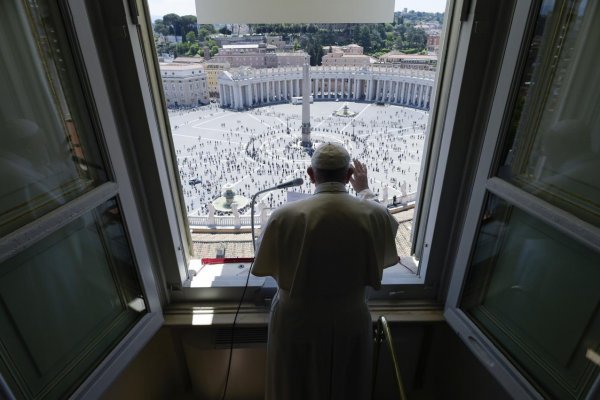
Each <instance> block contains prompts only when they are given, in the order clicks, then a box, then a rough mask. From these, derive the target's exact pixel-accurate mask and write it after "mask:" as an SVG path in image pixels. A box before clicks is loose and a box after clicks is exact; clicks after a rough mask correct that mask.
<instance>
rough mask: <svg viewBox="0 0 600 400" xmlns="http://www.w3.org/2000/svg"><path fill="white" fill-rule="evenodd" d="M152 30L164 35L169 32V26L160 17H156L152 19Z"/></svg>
mask: <svg viewBox="0 0 600 400" xmlns="http://www.w3.org/2000/svg"><path fill="white" fill-rule="evenodd" d="M154 32H156V33H158V34H159V35H163V36H166V35H168V34H169V27H168V26H166V25H165V23H164V22H163V20H162V19H157V20H156V21H154Z"/></svg>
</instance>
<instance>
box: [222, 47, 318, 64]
mask: <svg viewBox="0 0 600 400" xmlns="http://www.w3.org/2000/svg"><path fill="white" fill-rule="evenodd" d="M276 49H277V47H276V46H275V45H272V44H266V43H255V44H234V45H224V46H223V48H221V49H219V52H218V53H217V55H215V57H214V60H215V61H216V62H220V63H229V65H230V66H231V67H232V68H237V67H252V68H275V67H282V66H301V65H303V64H304V63H305V62H306V60H307V59H308V57H309V56H308V54H307V53H305V52H303V51H297V52H276V51H275V50H276Z"/></svg>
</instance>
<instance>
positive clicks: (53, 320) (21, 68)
mask: <svg viewBox="0 0 600 400" xmlns="http://www.w3.org/2000/svg"><path fill="white" fill-rule="evenodd" d="M0 22H1V25H2V26H1V27H0V30H1V31H2V37H4V38H14V40H7V41H4V42H3V44H2V45H1V48H2V57H1V61H0V72H1V73H2V76H3V79H2V82H1V83H0V87H1V90H0V125H1V126H2V130H3V131H2V134H1V135H0V136H1V137H0V140H1V142H2V144H1V145H0V165H1V166H0V170H1V173H0V181H1V185H0V186H1V189H0V343H1V345H0V373H1V375H2V379H1V380H0V393H2V394H0V397H3V398H13V396H14V397H16V398H42V397H43V398H47V399H60V398H66V397H67V396H69V395H71V394H73V393H74V392H76V393H77V395H80V396H82V397H86V393H89V392H92V393H99V392H100V391H101V390H102V388H104V387H106V386H107V385H108V384H109V383H110V382H111V380H112V378H113V377H114V376H115V375H116V374H118V373H119V371H120V369H121V368H123V367H124V366H125V365H126V363H127V362H128V360H130V359H131V358H132V357H133V356H134V355H135V353H136V351H138V350H139V349H140V348H141V347H142V346H143V345H144V344H145V343H146V342H147V340H149V338H151V337H152V336H153V335H154V333H155V332H156V331H157V330H158V328H159V327H160V326H161V324H162V322H163V315H162V308H161V304H160V301H159V297H158V294H157V290H156V283H155V278H154V274H153V272H152V264H153V261H152V258H151V256H150V252H149V250H148V247H147V244H148V243H147V236H146V235H145V233H144V230H143V229H142V223H141V220H140V204H141V203H140V202H139V200H138V198H136V196H135V194H134V190H133V187H134V185H133V183H132V180H133V178H132V176H131V175H130V170H129V169H128V168H127V167H126V166H125V165H126V162H125V155H124V152H123V146H122V142H121V141H122V139H123V136H122V132H121V131H120V129H119V127H118V126H117V123H116V121H115V118H114V114H113V110H112V108H111V103H110V101H111V100H110V97H109V95H108V92H107V85H106V81H105V79H104V76H103V75H102V74H101V73H99V70H98V65H99V64H100V60H99V58H98V54H97V47H96V43H95V41H94V40H93V39H92V35H91V30H90V27H91V24H90V20H89V16H88V13H87V10H86V7H85V5H84V4H83V2H79V1H73V2H51V1H45V0H39V1H27V2H23V1H18V0H15V1H5V2H2V5H1V6H0ZM17 38H18V39H17Z"/></svg>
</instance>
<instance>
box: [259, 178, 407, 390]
mask: <svg viewBox="0 0 600 400" xmlns="http://www.w3.org/2000/svg"><path fill="white" fill-rule="evenodd" d="M368 192H369V193H368V194H366V196H363V197H373V195H372V193H370V191H368ZM361 194H362V193H361ZM397 229H398V223H397V222H396V220H395V219H394V218H393V217H392V215H391V214H390V213H389V212H388V211H387V210H386V208H385V207H384V206H382V205H380V204H378V203H376V202H373V201H370V200H366V199H365V198H359V197H354V196H351V195H350V194H348V192H347V191H346V189H345V185H344V184H342V183H337V182H328V183H323V184H320V185H318V186H317V188H316V190H315V193H314V195H313V196H312V197H310V198H309V199H305V200H300V201H296V202H293V203H288V204H286V205H284V206H282V207H280V208H278V209H277V210H275V211H274V212H273V214H272V215H271V218H270V219H269V221H268V223H267V225H266V227H265V228H264V229H263V230H262V234H261V237H260V238H259V244H258V249H257V252H256V257H255V261H254V266H253V270H252V273H253V274H254V275H257V276H272V277H273V278H275V280H276V281H277V284H278V286H279V291H278V293H277V296H276V297H275V299H274V300H273V305H272V307H271V316H270V322H269V340H268V360H267V387H266V394H265V399H266V400H291V399H302V400H308V399H310V400H320V399H339V400H352V399H357V400H364V399H367V398H369V396H370V389H371V388H370V386H371V385H370V384H371V379H372V376H371V370H372V365H371V364H372V362H373V360H372V348H373V342H372V320H371V315H370V313H369V310H368V308H367V305H366V303H365V297H364V295H365V287H366V286H371V287H373V288H376V289H378V288H379V287H380V285H381V277H382V274H383V269H384V268H386V267H389V266H392V265H395V264H396V263H397V262H398V254H397V252H396V245H395V237H396V231H397Z"/></svg>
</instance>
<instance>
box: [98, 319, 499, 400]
mask: <svg viewBox="0 0 600 400" xmlns="http://www.w3.org/2000/svg"><path fill="white" fill-rule="evenodd" d="M391 329H392V335H393V337H394V346H395V350H396V354H397V357H398V361H399V364H400V370H401V374H402V379H403V383H404V386H405V388H406V391H407V395H408V398H409V399H411V400H413V399H418V400H432V399H444V400H446V399H460V400H462V399H466V400H469V399H486V400H503V399H510V398H511V397H510V396H509V394H508V393H506V391H505V390H504V389H503V388H502V387H501V386H500V385H499V384H498V383H497V381H496V380H495V379H494V378H493V377H492V376H491V375H490V374H489V373H488V371H487V370H486V369H485V368H484V367H483V365H481V363H479V361H478V360H477V359H476V358H475V356H474V355H473V354H472V353H471V352H470V351H469V350H468V349H467V347H466V346H465V345H464V344H463V343H462V341H461V340H460V338H459V337H458V336H456V334H455V333H454V332H453V331H452V329H451V328H450V327H449V326H448V325H447V324H446V323H444V322H439V323H402V324H392V326H391ZM216 331H217V329H215V328H214V327H186V328H182V327H163V328H161V330H160V331H159V332H158V333H157V335H156V336H155V337H154V338H153V339H152V340H151V341H150V342H149V343H148V345H147V346H146V347H145V348H144V350H142V352H141V353H140V354H139V355H138V357H137V358H136V359H135V360H134V361H133V362H132V363H131V365H130V366H129V367H128V368H127V369H126V370H125V372H124V373H123V374H122V375H121V376H120V377H119V378H118V380H117V381H116V382H115V383H114V384H113V385H112V387H110V388H109V389H108V390H107V391H106V393H105V394H104V396H103V397H102V398H103V399H106V400H108V399H111V400H113V399H117V400H119V399H127V400H137V399H139V400H142V399H144V400H154V399H156V400H159V399H160V400H162V399H175V400H177V399H180V400H181V399H186V400H187V399H200V400H205V399H206V400H212V399H220V398H221V394H222V390H223V386H224V382H225V378H224V377H225V371H226V365H227V361H228V355H229V346H228V345H225V343H224V342H223V341H222V340H221V341H219V340H215V338H216V337H217V336H218V335H217V333H216ZM221 339H222V338H221ZM265 362H266V346H265V344H264V343H263V344H261V343H248V344H243V345H238V344H236V346H235V350H234V355H233V359H232V369H231V375H230V381H229V389H228V396H227V398H228V399H230V400H258V399H261V398H262V393H263V391H264V373H265ZM376 379H377V388H376V392H375V397H374V398H375V399H377V400H387V399H390V400H391V399H394V400H397V399H398V398H399V397H398V390H397V386H396V383H395V380H394V372H393V367H392V363H391V358H390V355H389V353H388V351H387V348H386V345H385V343H382V345H381V356H380V360H379V365H378V374H377V378H376Z"/></svg>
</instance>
